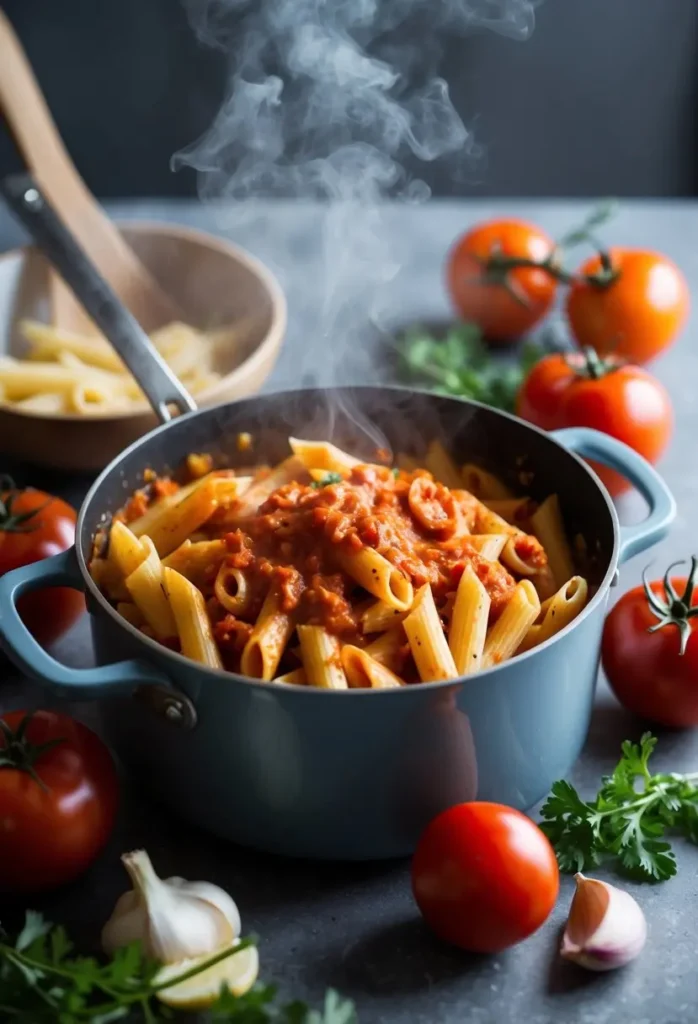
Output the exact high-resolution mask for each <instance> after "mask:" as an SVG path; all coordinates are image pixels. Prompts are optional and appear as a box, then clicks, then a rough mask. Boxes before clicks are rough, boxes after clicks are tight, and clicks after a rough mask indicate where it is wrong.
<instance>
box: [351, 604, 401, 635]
mask: <svg viewBox="0 0 698 1024" xmlns="http://www.w3.org/2000/svg"><path fill="white" fill-rule="evenodd" d="M406 614H407V612H406V611H400V610H399V609H398V608H396V607H395V605H393V604H387V603H386V602H385V601H373V602H372V603H371V604H370V605H369V606H368V608H366V610H365V611H364V612H363V614H362V615H361V628H362V629H363V631H364V633H383V632H385V630H387V629H390V628H391V627H392V626H397V625H399V624H400V623H401V622H402V620H403V619H404V617H405V615H406Z"/></svg>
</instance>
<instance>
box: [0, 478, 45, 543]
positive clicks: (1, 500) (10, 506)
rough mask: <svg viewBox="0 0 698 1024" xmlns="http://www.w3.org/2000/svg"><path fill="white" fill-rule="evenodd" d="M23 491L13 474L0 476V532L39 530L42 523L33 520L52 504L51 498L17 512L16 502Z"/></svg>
mask: <svg viewBox="0 0 698 1024" xmlns="http://www.w3.org/2000/svg"><path fill="white" fill-rule="evenodd" d="M21 493H22V492H21V490H20V489H19V488H18V487H17V485H16V484H15V482H14V480H13V479H12V477H11V476H0V533H32V532H33V531H34V530H38V528H39V526H40V523H38V522H36V521H34V522H32V520H35V518H36V516H37V515H38V514H39V513H40V512H42V511H43V510H44V509H45V508H46V506H47V505H50V504H51V500H50V499H49V500H48V501H45V502H44V504H43V505H39V507H38V508H32V509H29V511H28V512H15V511H14V503H15V501H16V500H17V498H18V497H19V495H20V494H21Z"/></svg>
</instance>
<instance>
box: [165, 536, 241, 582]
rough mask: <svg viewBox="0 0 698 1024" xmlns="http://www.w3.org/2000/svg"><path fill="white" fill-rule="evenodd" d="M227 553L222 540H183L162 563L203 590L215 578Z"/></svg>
mask: <svg viewBox="0 0 698 1024" xmlns="http://www.w3.org/2000/svg"><path fill="white" fill-rule="evenodd" d="M227 553H228V549H227V547H226V544H225V541H224V540H200V541H196V542H194V541H191V540H185V541H184V543H183V544H180V545H179V547H178V548H175V550H174V551H173V552H172V554H170V555H168V556H167V558H163V560H162V564H163V565H164V566H166V567H167V568H168V569H176V570H177V572H178V573H181V574H182V576H185V577H186V578H187V579H188V580H189V581H190V582H191V583H193V584H195V586H197V587H198V588H199V590H203V589H204V587H205V586H206V585H207V584H208V585H209V586H210V584H211V582H212V581H214V580H215V578H216V576H217V574H218V570H219V567H220V565H221V562H222V561H223V559H224V558H225V557H226V555H227Z"/></svg>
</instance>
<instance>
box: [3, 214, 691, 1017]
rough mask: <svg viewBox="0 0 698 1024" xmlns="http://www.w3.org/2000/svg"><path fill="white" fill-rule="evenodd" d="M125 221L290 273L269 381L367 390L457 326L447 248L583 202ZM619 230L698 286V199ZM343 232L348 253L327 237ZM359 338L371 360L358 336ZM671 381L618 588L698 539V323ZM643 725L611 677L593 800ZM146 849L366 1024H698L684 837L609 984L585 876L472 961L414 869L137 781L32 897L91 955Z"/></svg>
mask: <svg viewBox="0 0 698 1024" xmlns="http://www.w3.org/2000/svg"><path fill="white" fill-rule="evenodd" d="M110 209H111V212H112V213H113V214H115V215H118V216H123V217H128V218H145V219H150V218H156V217H160V218H163V219H169V220H177V221H180V222H184V223H189V224H191V225H194V226H197V227H205V228H208V229H209V230H213V231H218V232H220V233H221V234H224V235H226V236H227V237H229V238H232V239H234V240H235V241H237V242H239V243H240V244H241V245H243V246H245V247H247V248H249V249H250V250H251V251H252V252H254V253H255V254H257V255H258V256H260V257H261V258H263V259H265V260H266V261H268V262H269V263H270V265H271V266H272V267H273V268H274V269H275V270H276V271H277V272H278V273H279V275H280V277H281V279H282V282H283V284H284V287H285V289H286V291H287V294H288V298H289V307H290V326H289V332H288V339H287V343H286V346H285V349H284V351H283V354H282V356H281V359H280V361H279V364H278V366H277V369H276V370H275V372H274V375H273V377H272V379H271V380H270V382H269V387H270V388H271V387H275V388H279V387H284V386H290V385H293V384H297V383H299V382H300V381H301V380H306V381H309V380H310V379H312V380H317V381H318V382H321V383H328V382H331V381H333V380H334V381H337V380H338V378H339V377H341V381H342V382H345V381H347V380H352V381H360V380H365V381H367V382H368V381H370V380H371V379H375V377H376V376H377V375H381V376H383V375H385V374H389V372H390V370H389V367H386V365H385V364H386V360H385V359H384V358H383V355H384V352H385V349H386V344H385V334H386V332H387V331H388V330H389V329H392V328H394V327H395V326H397V325H400V324H404V323H409V322H411V321H415V320H419V321H429V322H430V321H441V320H444V319H445V318H447V317H448V312H449V311H448V305H447V301H446V297H445V295H444V293H443V288H442V284H441V265H442V261H443V257H444V253H445V251H446V248H447V247H448V245H449V244H450V243H451V241H452V240H453V238H454V237H455V236H456V235H457V234H458V233H459V232H460V231H461V230H463V229H464V228H465V227H466V226H467V225H468V224H469V223H471V222H472V221H473V220H475V219H484V218H486V217H489V216H491V215H494V214H495V213H507V214H509V213H512V214H519V215H522V216H525V217H526V218H527V219H530V220H534V221H537V222H540V223H541V224H542V225H544V226H545V227H546V228H547V229H548V230H549V231H550V232H551V233H552V234H555V233H556V232H561V231H562V230H563V229H564V228H566V227H568V226H569V225H570V224H571V223H573V222H575V221H576V220H578V219H579V218H580V216H581V214H582V213H583V211H584V209H585V207H584V206H583V205H582V204H580V203H572V202H560V203H546V202H523V201H507V202H504V201H502V202H500V203H498V204H490V203H487V204H485V203H482V204H474V203H466V202H463V203H438V202H436V203H432V204H431V205H430V206H429V207H426V208H414V209H406V208H404V207H403V208H396V207H393V208H388V209H386V210H384V211H381V212H380V213H379V214H377V215H376V216H375V218H373V221H372V223H370V224H369V225H368V226H367V228H366V231H365V232H363V233H362V234H361V235H360V236H357V232H356V231H355V230H354V229H352V230H349V231H348V230H347V227H348V222H347V220H346V215H345V214H344V213H342V212H341V211H339V212H337V211H334V212H330V213H329V214H328V213H327V211H324V210H322V209H321V208H320V207H312V206H305V205H302V204H297V205H294V204H288V203H282V204H276V205H264V206H257V207H253V208H251V209H247V210H245V211H244V215H243V214H242V213H241V211H239V210H236V209H232V210H231V209H229V208H223V207H220V208H206V209H203V208H201V207H199V206H198V205H195V204H182V205H177V204H174V203H169V202H168V203H155V202H147V203H145V202H143V203H128V204H114V205H112V207H111V208H110ZM609 234H610V232H609ZM348 237H349V238H350V239H351V244H348V243H347V242H346V239H347V238H348ZM613 237H614V239H615V240H617V241H618V242H619V243H625V244H637V245H649V246H651V247H653V248H657V249H659V250H661V251H664V252H666V253H668V254H669V255H670V256H672V257H673V258H674V259H675V260H676V261H677V262H678V263H679V264H680V266H681V267H682V268H683V270H684V272H685V273H686V275H687V276H688V278H689V281H690V283H691V285H692V287H698V250H696V248H695V244H694V240H695V238H696V237H698V204H688V203H681V204H679V203H677V204H672V203H658V202H633V203H630V202H629V203H626V204H624V207H623V211H622V212H621V214H620V215H619V217H618V219H617V222H616V224H615V226H614V229H613ZM327 239H329V240H330V242H331V240H332V239H336V242H335V243H331V244H329V245H325V242H324V241H323V240H327ZM20 240H21V235H20V233H19V231H18V230H17V229H16V227H15V226H14V225H12V224H11V223H10V222H9V220H8V219H7V218H6V217H4V214H3V212H2V211H0V247H1V248H3V249H5V248H8V247H10V246H11V245H14V244H17V243H18V242H19V241H20ZM361 253H363V255H364V260H363V262H362V260H361V259H360V256H361ZM367 253H368V254H369V256H370V258H369V259H368V261H366V258H365V257H366V254H367ZM391 261H392V262H393V270H395V273H394V276H391V279H390V280H387V281H384V280H382V273H381V271H380V270H379V264H381V265H385V263H386V262H391ZM397 267H400V270H399V272H398V271H397ZM391 275H392V272H391ZM369 307H370V309H371V316H370V320H371V323H370V324H369V316H368V315H367V312H366V311H367V309H368V308H369ZM359 337H361V339H362V341H361V346H360V347H358V349H357V346H356V344H352V340H354V341H355V340H356V339H357V338H359ZM342 339H343V340H342ZM337 361H339V362H340V363H341V364H342V369H341V372H340V373H339V374H338V373H337V372H336V370H335V369H334V366H335V365H336V362H337ZM376 366H377V367H379V369H376V368H375V367H376ZM655 369H656V372H657V374H658V376H659V377H660V378H661V379H662V381H663V382H664V383H665V384H666V386H667V387H668V388H669V390H670V392H671V394H672V396H673V398H674V403H675V408H676V434H675V438H674V441H673V443H672V446H671V449H670V451H669V452H668V454H667V455H666V457H665V458H664V460H663V462H662V464H661V467H660V468H661V470H662V472H663V474H664V475H665V477H666V479H667V480H668V482H669V483H670V485H671V487H672V488H673V490H674V493H675V495H676V498H677V500H678V504H679V517H678V520H677V522H676V524H675V526H674V528H673V531H672V533H671V535H670V537H669V538H668V539H667V540H666V541H665V542H664V543H663V544H661V545H660V546H659V547H658V548H656V549H655V551H653V552H652V554H651V556H640V557H639V558H636V559H634V560H633V561H631V562H630V563H628V564H627V565H625V566H624V567H623V569H622V571H621V582H620V587H619V588H618V591H617V593H621V592H622V591H624V590H625V589H627V588H628V587H630V586H631V585H634V584H635V583H637V582H638V581H639V579H640V574H641V570H642V567H643V565H644V564H645V563H646V562H648V561H650V560H651V561H653V563H654V566H655V569H656V571H657V572H659V571H660V570H661V571H663V569H664V567H665V566H666V565H667V564H668V563H669V562H671V561H674V560H677V559H682V558H686V557H687V556H689V555H690V554H691V553H692V552H693V551H694V550H695V549H696V547H697V545H696V541H695V538H694V536H693V529H692V527H693V524H694V523H695V509H696V505H697V504H698V461H697V460H698V456H696V449H695V446H694V445H695V438H696V436H697V435H698V349H697V348H696V345H695V340H694V330H693V327H692V326H691V325H689V328H688V329H687V331H686V332H685V334H684V336H683V337H682V339H681V341H680V342H679V343H678V344H677V346H676V347H675V348H674V349H673V350H672V351H671V352H670V353H669V354H667V355H666V356H665V357H664V358H662V359H661V360H660V361H659V362H658V363H657V364H656V366H655ZM3 469H4V470H7V469H12V470H13V472H15V474H16V476H17V477H18V478H19V479H21V480H23V481H25V482H29V481H31V482H32V483H34V484H35V485H36V486H41V487H46V488H49V489H54V490H56V491H57V492H58V493H60V494H62V495H64V496H65V497H67V498H69V499H70V500H72V501H73V502H74V503H76V504H77V503H79V502H80V500H81V497H82V495H83V494H84V493H85V490H86V488H87V485H88V483H89V481H88V480H86V479H81V478H69V477H63V476H59V475H57V474H49V473H46V472H42V471H37V470H31V469H30V468H29V467H16V466H3ZM620 514H621V518H622V520H623V521H625V522H629V521H634V520H637V519H639V518H641V517H642V514H643V509H642V502H641V501H640V500H639V498H638V500H637V501H635V500H634V499H633V497H630V498H628V499H627V500H624V501H623V503H622V505H621V508H620ZM56 653H57V654H58V656H59V657H61V658H62V659H64V660H65V661H68V662H69V663H71V664H75V665H84V664H88V663H89V662H90V659H91V650H90V643H89V638H88V633H87V629H86V623H84V622H83V623H81V624H80V625H79V626H78V627H77V628H76V629H75V630H74V631H73V633H72V634H71V635H70V636H69V637H66V638H64V640H63V641H62V643H61V644H60V645H59V647H58V649H57V652H56ZM0 678H1V679H2V683H1V684H0V705H1V706H2V707H3V708H7V707H10V706H19V705H23V706H31V705H34V706H36V705H37V704H38V703H43V704H46V703H47V698H46V697H45V696H43V695H42V694H41V693H40V692H39V690H38V688H37V687H35V686H34V685H33V684H30V683H27V682H26V681H22V680H19V679H18V678H17V676H16V674H15V673H14V672H13V670H12V669H11V668H10V667H9V666H8V665H7V664H6V663H5V664H2V663H0ZM49 703H52V702H51V701H49ZM54 703H55V702H54ZM70 710H71V711H72V712H73V713H75V714H77V715H79V716H80V717H82V718H83V719H84V720H86V721H88V722H89V721H91V720H94V717H93V716H94V708H93V707H90V706H89V705H87V704H82V705H78V706H73V707H71V708H70ZM642 730H643V726H642V724H641V723H639V722H638V721H637V720H635V719H633V718H632V717H631V716H629V715H628V714H627V713H625V712H624V711H623V710H622V709H621V708H619V707H618V705H617V704H616V702H615V701H614V700H613V698H612V696H611V695H610V693H609V691H608V688H607V686H606V684H605V682H604V681H603V680H601V682H600V686H599V693H598V698H597V706H596V710H595V715H594V719H593V723H592V727H591V731H590V735H589V739H588V742H587V745H586V748H585V751H584V754H583V756H582V758H581V759H580V761H579V763H578V764H577V766H576V767H575V769H574V772H573V776H572V777H573V781H574V782H575V783H576V784H577V785H578V786H579V787H580V788H581V790H582V791H583V793H585V794H588V795H591V794H592V793H594V792H595V791H596V787H597V784H598V781H599V776H600V775H601V774H602V773H603V772H605V771H607V770H609V769H610V768H611V767H612V765H613V764H614V762H615V760H616V758H617V754H618V751H619V747H620V743H621V741H622V740H623V739H625V738H638V737H639V735H640V733H641V732H642ZM656 762H657V767H660V766H661V767H664V768H665V769H668V770H677V771H686V770H691V769H695V768H696V767H697V766H698V737H697V736H696V734H693V733H668V732H667V733H663V734H661V736H660V747H659V753H658V754H657V757H656ZM136 846H144V847H146V848H147V849H148V850H149V851H150V853H151V855H152V857H153V860H154V862H155V864H156V865H157V867H158V870H159V871H160V872H162V873H165V874H168V873H170V874H180V875H183V876H185V877H190V878H197V877H198V878H205V879H210V880H212V881H216V882H218V883H220V884H221V885H223V886H225V887H226V888H228V889H229V890H230V891H231V892H232V893H233V894H234V896H235V898H236V899H237V900H238V902H239V904H240V908H241V911H242V915H243V921H244V928H245V930H247V931H254V932H256V933H257V934H258V935H260V936H261V955H262V963H263V973H264V977H265V978H269V979H273V980H274V981H276V982H278V983H279V985H280V986H281V988H282V989H283V991H284V992H286V993H288V994H289V995H292V996H298V997H304V998H310V999H314V1000H318V999H319V997H320V995H321V993H322V991H323V990H324V989H325V987H327V986H330V985H331V986H334V987H336V988H338V989H339V990H340V991H342V992H343V993H345V994H347V995H349V996H351V997H353V998H354V999H355V1000H356V1002H357V1005H358V1008H359V1011H360V1019H361V1021H362V1024H368V1022H378V1021H380V1022H386V1024H508V1022H509V1021H515V1020H517V1019H524V1020H526V1022H527V1024H552V1022H553V1021H555V1022H557V1021H564V1022H565V1024H592V1022H593V1024H617V1022H620V1021H632V1022H633V1024H650V1022H651V1024H688V1022H689V1021H691V1022H692V1021H694V1020H695V1014H696V1011H695V1007H696V999H697V998H698V981H697V980H696V971H695V946H696V941H697V940H698V925H697V924H696V921H697V920H698V918H697V915H696V906H697V899H698V882H697V881H696V879H697V877H698V851H696V850H695V849H692V848H686V847H683V846H682V845H681V844H677V847H678V853H679V863H680V870H679V875H678V877H677V878H675V879H674V880H672V881H671V882H668V883H666V884H663V885H660V886H657V887H650V886H644V887H633V891H635V893H636V895H637V896H638V898H639V900H640V901H641V903H642V905H643V907H644V908H645V911H646V914H647V917H648V921H649V925H650V940H649V945H648V948H647V951H646V953H645V955H644V956H643V957H642V958H641V959H640V960H639V961H638V962H637V963H636V964H634V965H632V966H630V967H629V968H628V969H626V970H624V971H622V972H617V973H615V974H611V975H608V976H594V975H589V974H586V973H583V972H581V970H578V969H576V968H574V967H573V966H570V965H564V964H562V963H561V962H560V961H559V959H558V958H557V956H556V947H557V942H558V937H559V934H558V933H559V929H560V928H561V926H562V924H563V922H564V918H565V916H566V911H567V906H568V904H569V899H570V896H571V892H572V887H573V886H572V882H571V880H570V879H563V883H562V894H561V898H560V901H559V905H558V907H557V909H556V911H555V913H554V915H553V917H552V918H551V919H550V920H549V921H548V922H547V923H546V925H545V926H544V927H543V928H542V929H541V930H540V932H539V933H538V934H537V935H536V936H534V937H533V938H532V939H530V940H529V941H528V942H526V943H524V944H522V945H521V946H519V947H517V948H515V949H513V950H511V951H509V952H508V953H506V954H504V955H502V956H498V957H493V958H480V957H470V956H466V955H464V954H460V953H458V952H456V951H453V950H450V949H447V948H444V947H443V946H441V945H439V944H438V943H437V942H436V941H434V940H433V939H432V938H431V937H430V935H429V934H428V933H427V932H426V930H425V929H424V928H423V927H422V925H421V923H420V921H419V918H418V915H417V914H416V911H415V909H414V906H413V903H412V899H411V896H410V889H409V874H408V867H407V865H406V864H404V863H391V864H378V865H362V866H356V865H353V866H352V865H349V866H341V865H330V866H327V865H314V864H311V865H308V864H300V863H296V862H289V861H280V860H276V859H273V858H270V857H265V856H261V855H259V854H255V853H250V852H248V851H244V850H240V849H237V848H234V847H231V846H229V845H226V844H224V843H222V842H220V841H218V840H215V839H212V838H210V837H209V836H207V835H205V834H203V833H200V832H198V831H195V830H193V829H190V828H188V827H187V826H185V825H182V824H180V823H179V822H178V821H177V820H176V819H175V818H174V817H172V816H171V815H170V814H169V813H167V812H165V811H164V810H162V809H160V808H158V807H156V806H154V805H152V804H151V803H149V802H147V801H146V800H145V799H143V798H142V797H141V796H140V795H139V794H138V793H137V792H136V790H135V789H134V788H133V787H132V786H131V785H130V784H129V783H128V782H126V783H125V790H124V802H123V807H122V810H121V815H120V821H119V827H118V830H117V833H116V835H115V836H114V837H113V839H112V841H111V843H110V847H109V850H108V851H107V852H106V853H105V854H104V856H103V857H101V859H100V860H99V862H98V863H97V864H96V865H95V866H94V867H93V869H92V870H91V871H90V872H89V873H88V874H87V876H86V877H85V878H83V879H82V880H81V881H80V882H79V883H77V884H75V885H74V886H72V887H70V889H69V890H66V891H62V892H58V893H55V894H53V895H51V896H48V897H43V898H41V899H32V900H31V904H32V905H33V906H35V907H38V908H39V909H42V910H44V911H45V912H46V914H47V915H49V916H50V917H51V918H52V919H54V920H57V921H60V922H62V923H64V924H65V925H66V926H67V927H68V928H69V929H70V930H71V931H72V932H74V934H75V936H76V938H77V939H78V940H80V941H81V942H82V943H84V944H85V946H86V947H89V946H94V945H95V943H96V941H97V938H98V934H99V928H100V926H101V924H102V923H103V922H104V920H105V918H106V916H107V914H108V912H109V911H110V909H111V906H112V904H113V902H114V900H115V898H116V897H117V895H118V894H119V893H120V892H121V891H122V890H123V889H124V888H125V886H126V877H125V875H124V874H123V872H122V870H121V868H120V866H119V863H118V854H119V853H120V852H121V851H123V850H126V849H129V848H133V847H136ZM24 905H26V901H18V902H17V903H16V904H15V905H12V906H6V907H5V908H4V915H3V916H4V918H6V922H5V921H4V923H8V924H12V923H13V922H14V921H15V920H16V919H17V918H18V915H19V913H20V910H21V909H22V908H23V906H24Z"/></svg>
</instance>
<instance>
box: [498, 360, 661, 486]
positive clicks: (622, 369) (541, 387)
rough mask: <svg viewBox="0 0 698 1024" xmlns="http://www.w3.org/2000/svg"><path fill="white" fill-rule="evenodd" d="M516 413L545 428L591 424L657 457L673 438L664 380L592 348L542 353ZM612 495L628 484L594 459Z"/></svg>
mask: <svg viewBox="0 0 698 1024" xmlns="http://www.w3.org/2000/svg"><path fill="white" fill-rule="evenodd" d="M516 412H517V415H518V416H520V417H521V418H522V419H524V420H528V422H529V423H534V424H535V425H536V426H538V427H541V428H542V429H543V430H556V429H559V428H560V427H593V428H594V429H595V430H600V431H602V432H603V433H605V434H610V435H611V437H615V438H617V439H618V440H619V441H624V442H625V444H627V445H630V447H631V448H634V449H635V451H636V452H639V454H640V455H643V456H644V457H645V458H646V459H647V460H648V461H649V462H652V463H654V462H656V461H657V460H658V459H659V457H660V456H661V454H662V452H663V451H664V449H665V448H666V446H667V444H668V442H669V439H670V437H671V433H672V429H673V422H674V416H673V411H672V406H671V399H670V398H669V394H668V393H667V391H666V389H665V388H664V387H663V385H662V384H660V382H659V381H658V380H657V379H656V378H655V377H653V376H652V375H651V374H649V373H648V372H647V371H646V370H643V369H642V368H641V367H639V366H632V365H631V364H629V363H624V362H622V361H621V360H619V359H617V358H616V357H615V356H609V357H608V358H607V359H603V360H602V359H600V358H599V357H598V356H597V355H596V353H595V352H594V350H593V349H586V350H585V351H584V352H583V353H572V354H562V353H553V354H552V355H548V356H544V358H543V359H541V360H540V361H539V362H538V363H536V364H535V366H534V367H533V369H532V370H531V371H530V373H529V374H528V376H527V378H526V380H525V381H524V383H523V385H522V387H521V389H520V391H519V394H518V396H517V399H516ZM591 465H592V466H593V468H594V471H595V472H596V473H597V474H598V476H599V477H600V478H601V480H602V481H603V483H604V484H605V486H606V487H607V488H608V490H609V492H610V493H611V494H612V495H618V494H621V493H622V492H623V491H625V490H627V489H628V488H629V487H630V484H629V483H628V481H627V480H626V479H625V478H624V477H622V476H621V475H620V474H619V473H616V472H615V470H612V469H608V468H607V467H606V466H600V465H598V464H597V463H593V462H592V463H591Z"/></svg>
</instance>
